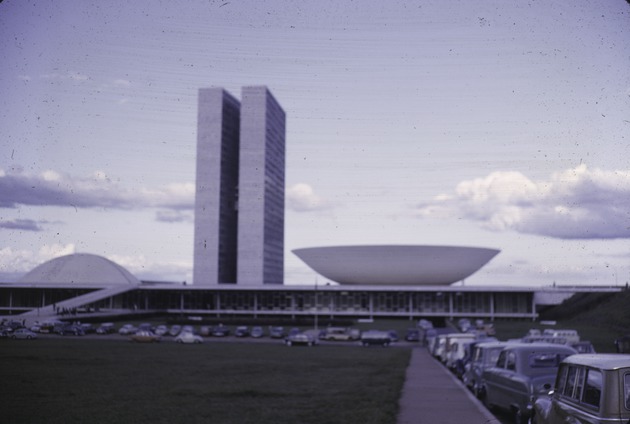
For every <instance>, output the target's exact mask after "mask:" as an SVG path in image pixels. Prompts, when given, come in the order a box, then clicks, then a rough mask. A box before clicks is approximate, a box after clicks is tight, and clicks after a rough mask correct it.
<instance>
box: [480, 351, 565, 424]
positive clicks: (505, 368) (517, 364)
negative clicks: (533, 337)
mask: <svg viewBox="0 0 630 424" xmlns="http://www.w3.org/2000/svg"><path fill="white" fill-rule="evenodd" d="M575 353H576V352H575V350H574V349H573V348H571V347H569V346H565V345H558V344H546V343H518V344H509V345H507V346H506V347H505V348H504V349H503V350H502V351H501V353H500V354H499V358H498V359H497V363H496V365H495V366H494V367H491V368H487V369H486V370H485V371H484V372H483V374H482V379H483V384H484V387H483V401H484V402H485V404H486V405H487V406H488V407H489V408H490V409H492V408H500V409H502V410H504V411H507V412H509V413H510V414H512V416H513V417H514V422H516V423H519V424H520V423H527V422H528V421H529V418H530V416H531V415H532V408H533V403H534V400H535V399H536V397H538V396H540V395H547V394H548V392H549V387H551V385H552V384H553V382H554V380H555V378H556V373H557V371H558V367H559V366H560V362H561V361H562V360H563V359H564V358H566V357H567V356H570V355H573V354H575Z"/></svg>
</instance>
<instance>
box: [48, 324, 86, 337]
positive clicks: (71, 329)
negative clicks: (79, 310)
mask: <svg viewBox="0 0 630 424" xmlns="http://www.w3.org/2000/svg"><path fill="white" fill-rule="evenodd" d="M55 334H59V335H60V336H68V335H70V336H85V331H84V330H83V327H81V326H80V325H78V324H68V323H64V324H60V325H58V326H56V327H55Z"/></svg>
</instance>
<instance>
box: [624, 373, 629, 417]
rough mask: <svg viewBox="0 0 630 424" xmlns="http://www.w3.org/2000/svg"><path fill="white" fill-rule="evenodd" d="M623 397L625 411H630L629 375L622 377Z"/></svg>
mask: <svg viewBox="0 0 630 424" xmlns="http://www.w3.org/2000/svg"><path fill="white" fill-rule="evenodd" d="M623 397H624V399H625V400H626V409H630V374H626V375H624V376H623Z"/></svg>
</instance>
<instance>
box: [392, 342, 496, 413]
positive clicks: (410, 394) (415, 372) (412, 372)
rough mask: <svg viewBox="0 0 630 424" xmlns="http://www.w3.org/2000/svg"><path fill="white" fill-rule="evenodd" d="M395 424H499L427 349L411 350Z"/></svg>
mask: <svg viewBox="0 0 630 424" xmlns="http://www.w3.org/2000/svg"><path fill="white" fill-rule="evenodd" d="M399 406H400V410H399V412H398V424H424V423H426V424H440V423H444V424H452V423H471V424H482V423H492V424H499V423H500V421H499V420H497V419H496V418H495V417H494V416H493V415H492V414H491V413H490V412H489V411H488V410H487V409H486V408H485V407H484V406H483V405H482V404H481V402H479V401H478V400H477V399H476V398H475V397H474V396H473V395H472V393H470V392H469V391H468V390H467V389H466V387H465V386H464V385H463V384H462V383H461V382H460V381H459V380H457V378H455V376H454V375H452V374H451V373H450V372H449V371H448V370H447V369H446V368H445V367H444V366H442V365H441V364H440V363H439V362H438V361H437V360H436V359H434V358H433V357H432V356H431V355H430V354H429V352H427V350H426V349H423V348H414V349H413V350H412V353H411V361H410V362H409V367H408V368H407V377H406V380H405V384H404V386H403V391H402V396H401V398H400V401H399Z"/></svg>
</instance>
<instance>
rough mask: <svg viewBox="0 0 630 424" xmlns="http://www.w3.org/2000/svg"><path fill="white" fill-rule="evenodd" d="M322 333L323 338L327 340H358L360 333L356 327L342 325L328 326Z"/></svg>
mask: <svg viewBox="0 0 630 424" xmlns="http://www.w3.org/2000/svg"><path fill="white" fill-rule="evenodd" d="M324 331H325V332H324V333H323V335H322V337H321V338H322V339H323V340H329V341H349V340H359V338H360V337H361V333H360V332H359V331H358V330H356V329H351V328H343V327H328V328H326V329H325V330H324Z"/></svg>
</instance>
